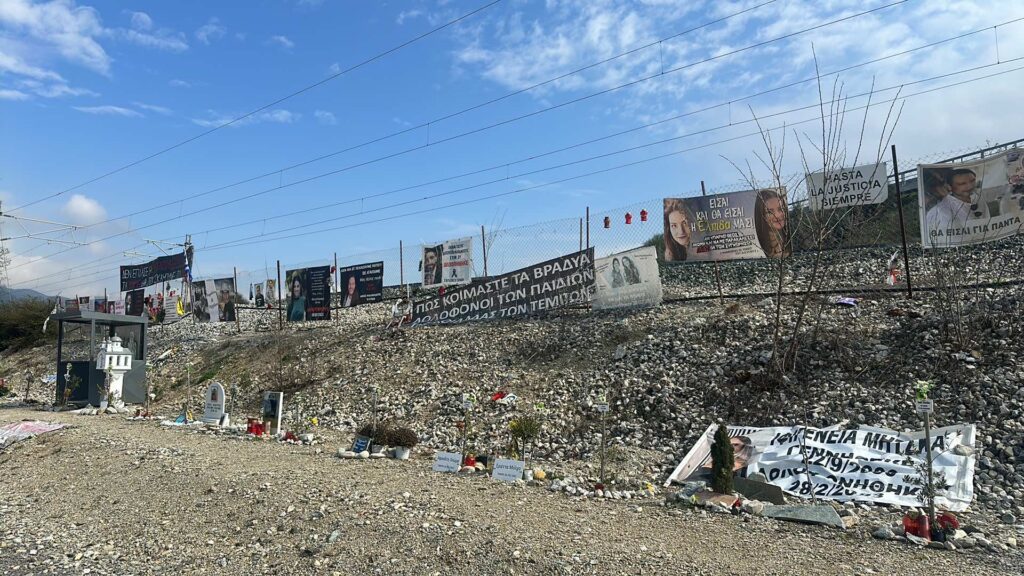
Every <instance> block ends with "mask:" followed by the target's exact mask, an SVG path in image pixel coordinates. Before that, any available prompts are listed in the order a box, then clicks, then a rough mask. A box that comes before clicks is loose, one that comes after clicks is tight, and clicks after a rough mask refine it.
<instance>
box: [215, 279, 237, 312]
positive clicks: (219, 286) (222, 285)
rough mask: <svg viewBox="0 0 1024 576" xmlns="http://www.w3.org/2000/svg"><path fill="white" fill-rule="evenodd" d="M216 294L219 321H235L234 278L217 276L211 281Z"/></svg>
mask: <svg viewBox="0 0 1024 576" xmlns="http://www.w3.org/2000/svg"><path fill="white" fill-rule="evenodd" d="M213 286H214V290H216V294H217V315H218V317H219V319H220V321H221V322H234V321H235V279H234V278H218V279H216V280H214V281H213Z"/></svg>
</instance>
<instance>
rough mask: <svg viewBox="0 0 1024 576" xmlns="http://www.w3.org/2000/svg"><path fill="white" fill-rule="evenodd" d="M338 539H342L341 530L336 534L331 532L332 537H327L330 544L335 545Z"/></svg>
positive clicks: (336, 531)
mask: <svg viewBox="0 0 1024 576" xmlns="http://www.w3.org/2000/svg"><path fill="white" fill-rule="evenodd" d="M338 538H341V530H335V531H334V532H331V535H330V536H328V537H327V542H328V543H330V544H334V543H335V542H337V541H338Z"/></svg>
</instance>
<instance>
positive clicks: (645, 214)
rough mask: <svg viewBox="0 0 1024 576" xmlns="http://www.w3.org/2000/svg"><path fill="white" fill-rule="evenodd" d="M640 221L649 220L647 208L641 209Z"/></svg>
mask: <svg viewBox="0 0 1024 576" xmlns="http://www.w3.org/2000/svg"><path fill="white" fill-rule="evenodd" d="M640 221H641V222H647V210H641V211H640Z"/></svg>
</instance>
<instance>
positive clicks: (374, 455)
mask: <svg viewBox="0 0 1024 576" xmlns="http://www.w3.org/2000/svg"><path fill="white" fill-rule="evenodd" d="M386 457H387V454H385V453H384V452H374V453H372V454H370V458H373V459H374V460H379V459H381V458H386Z"/></svg>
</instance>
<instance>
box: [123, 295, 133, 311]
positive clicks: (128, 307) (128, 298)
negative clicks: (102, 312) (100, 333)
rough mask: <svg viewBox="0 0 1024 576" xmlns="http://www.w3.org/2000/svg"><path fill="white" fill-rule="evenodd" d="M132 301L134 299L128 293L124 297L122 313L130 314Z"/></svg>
mask: <svg viewBox="0 0 1024 576" xmlns="http://www.w3.org/2000/svg"><path fill="white" fill-rule="evenodd" d="M134 299H135V297H134V296H133V295H132V293H131V292H128V293H127V294H125V295H124V313H125V314H131V311H132V310H133V309H134Z"/></svg>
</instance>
